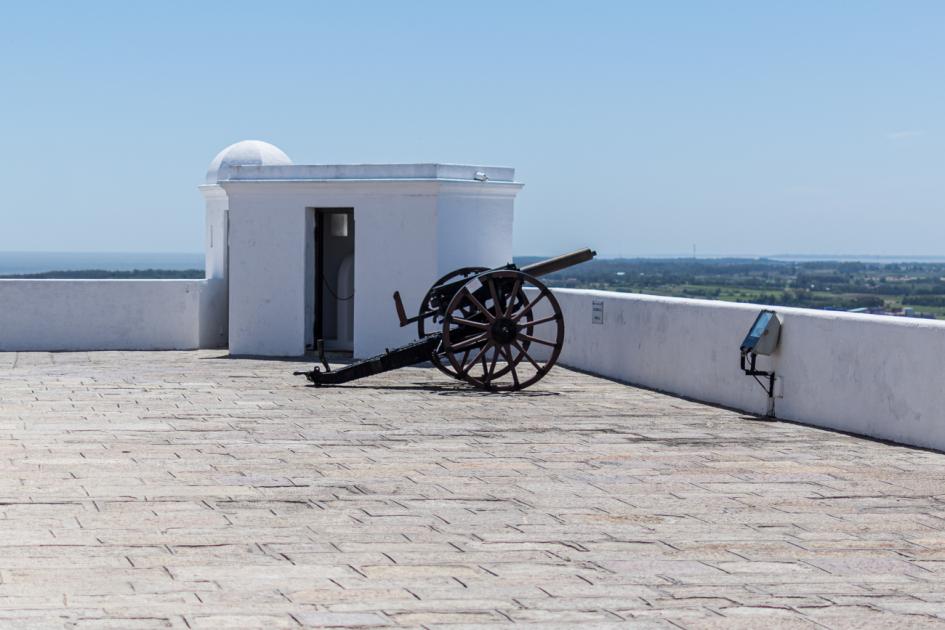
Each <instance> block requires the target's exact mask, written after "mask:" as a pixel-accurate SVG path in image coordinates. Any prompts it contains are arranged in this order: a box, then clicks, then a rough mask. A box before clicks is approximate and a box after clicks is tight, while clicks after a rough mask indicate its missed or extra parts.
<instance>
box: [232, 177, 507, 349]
mask: <svg viewBox="0 0 945 630" xmlns="http://www.w3.org/2000/svg"><path fill="white" fill-rule="evenodd" d="M477 174H479V175H477ZM482 175H484V176H485V181H479V180H476V179H475V178H476V177H477V176H480V177H481V176H482ZM513 175H514V172H513V171H512V169H507V168H498V167H483V166H459V165H436V164H432V165H430V164H416V165H411V164H406V165H404V164H392V165H354V166H246V167H233V168H232V169H231V174H230V179H228V180H226V181H221V182H219V187H220V188H222V189H223V190H224V191H225V193H226V196H227V200H228V210H227V215H228V226H229V239H228V248H229V253H228V260H229V267H228V285H229V348H230V352H231V353H232V354H235V355H270V356H298V355H302V354H303V353H304V352H305V346H306V340H307V338H309V339H310V337H311V333H310V330H311V326H312V311H313V308H312V304H313V302H312V295H311V287H312V286H313V284H314V265H313V264H312V260H313V259H312V256H313V249H312V239H313V235H312V227H311V226H312V221H311V217H312V216H313V213H314V209H315V208H353V211H354V212H353V216H354V224H355V229H354V235H355V245H354V299H353V308H354V329H353V331H352V334H353V338H354V355H355V356H357V357H366V356H371V355H374V354H377V353H379V352H383V351H384V349H385V348H389V347H394V346H397V345H401V344H404V343H407V342H409V341H411V340H413V339H415V338H416V328H415V327H414V326H410V327H407V328H400V326H399V325H398V323H397V318H396V315H395V312H394V303H393V300H392V295H393V293H394V291H398V290H399V291H400V293H401V296H402V298H403V300H404V304H405V306H406V307H407V309H408V311H411V314H413V313H412V312H413V311H415V310H416V309H417V308H418V307H419V303H420V300H421V299H422V298H423V295H424V294H425V293H426V291H427V289H428V288H429V287H430V285H431V284H432V283H433V282H434V281H435V280H436V278H438V277H440V276H442V275H443V274H445V273H447V272H449V271H452V270H453V269H455V268H457V267H463V266H468V265H483V266H497V265H502V264H505V263H507V262H510V261H511V260H512V219H513V204H514V199H515V195H516V194H517V193H518V191H519V190H520V189H521V187H522V186H521V184H518V183H515V182H514V181H513ZM333 176H337V177H338V178H337V179H332V177H333ZM442 176H449V178H448V179H441V178H440V177H442ZM460 177H467V178H468V179H466V180H463V179H457V178H460Z"/></svg>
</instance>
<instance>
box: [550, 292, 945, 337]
mask: <svg viewBox="0 0 945 630" xmlns="http://www.w3.org/2000/svg"><path fill="white" fill-rule="evenodd" d="M554 292H555V293H561V294H565V295H578V296H581V295H585V296H587V297H589V298H591V297H593V298H607V299H616V300H626V301H637V302H651V303H662V304H666V305H672V306H693V307H699V308H714V309H727V310H733V311H734V310H738V311H752V312H757V311H759V310H761V309H770V310H773V311H776V312H778V313H782V314H785V315H788V314H789V315H795V316H797V315H800V316H804V317H812V318H817V319H823V320H838V319H843V320H849V321H851V322H854V321H855V322H858V323H874V324H882V325H887V326H902V327H906V328H934V329H936V330H945V321H942V320H936V319H922V318H919V317H897V316H894V315H871V314H867V313H850V312H847V311H827V310H821V309H815V308H799V307H796V306H772V305H770V304H754V303H751V302H725V301H723V300H703V299H698V298H680V297H669V296H664V295H645V294H643V293H619V292H617V291H597V290H593V289H557V288H554Z"/></svg>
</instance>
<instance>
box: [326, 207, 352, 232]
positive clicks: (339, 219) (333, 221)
mask: <svg viewBox="0 0 945 630" xmlns="http://www.w3.org/2000/svg"><path fill="white" fill-rule="evenodd" d="M329 216H330V219H329V227H328V233H329V234H331V235H332V236H340V237H347V236H348V214H347V213H346V212H333V213H332V214H331V215H329Z"/></svg>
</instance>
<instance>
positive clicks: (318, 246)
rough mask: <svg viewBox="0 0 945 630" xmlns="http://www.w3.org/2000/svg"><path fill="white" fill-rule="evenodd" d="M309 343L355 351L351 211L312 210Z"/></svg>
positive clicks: (341, 209) (350, 209)
mask: <svg viewBox="0 0 945 630" xmlns="http://www.w3.org/2000/svg"><path fill="white" fill-rule="evenodd" d="M311 220H312V223H313V224H314V225H313V228H314V232H313V241H312V242H313V244H314V247H313V250H314V251H312V256H311V259H312V260H311V264H312V265H313V267H314V268H313V269H312V271H313V273H312V275H311V277H312V278H313V279H314V283H313V284H314V286H313V287H312V289H313V290H312V293H311V297H312V300H311V301H310V304H311V307H312V310H311V315H310V318H311V320H310V321H311V322H312V329H311V331H312V332H311V339H310V341H311V342H312V343H314V342H315V341H316V340H318V339H323V340H324V341H325V349H326V350H336V351H337V350H341V351H348V352H350V351H352V350H353V349H354V209H353V208H313V209H312V216H311Z"/></svg>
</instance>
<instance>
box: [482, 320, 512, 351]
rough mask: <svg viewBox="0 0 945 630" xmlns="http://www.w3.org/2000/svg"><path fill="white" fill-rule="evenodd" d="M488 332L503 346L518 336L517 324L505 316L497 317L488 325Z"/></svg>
mask: <svg viewBox="0 0 945 630" xmlns="http://www.w3.org/2000/svg"><path fill="white" fill-rule="evenodd" d="M489 332H490V334H491V336H492V339H493V340H495V342H496V343H498V344H499V345H502V346H505V345H508V344H510V343H512V342H513V341H515V339H516V338H517V337H518V325H516V323H515V322H513V321H512V320H511V319H509V318H507V317H497V318H496V319H495V321H493V322H492V325H491V326H490V327H489Z"/></svg>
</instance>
